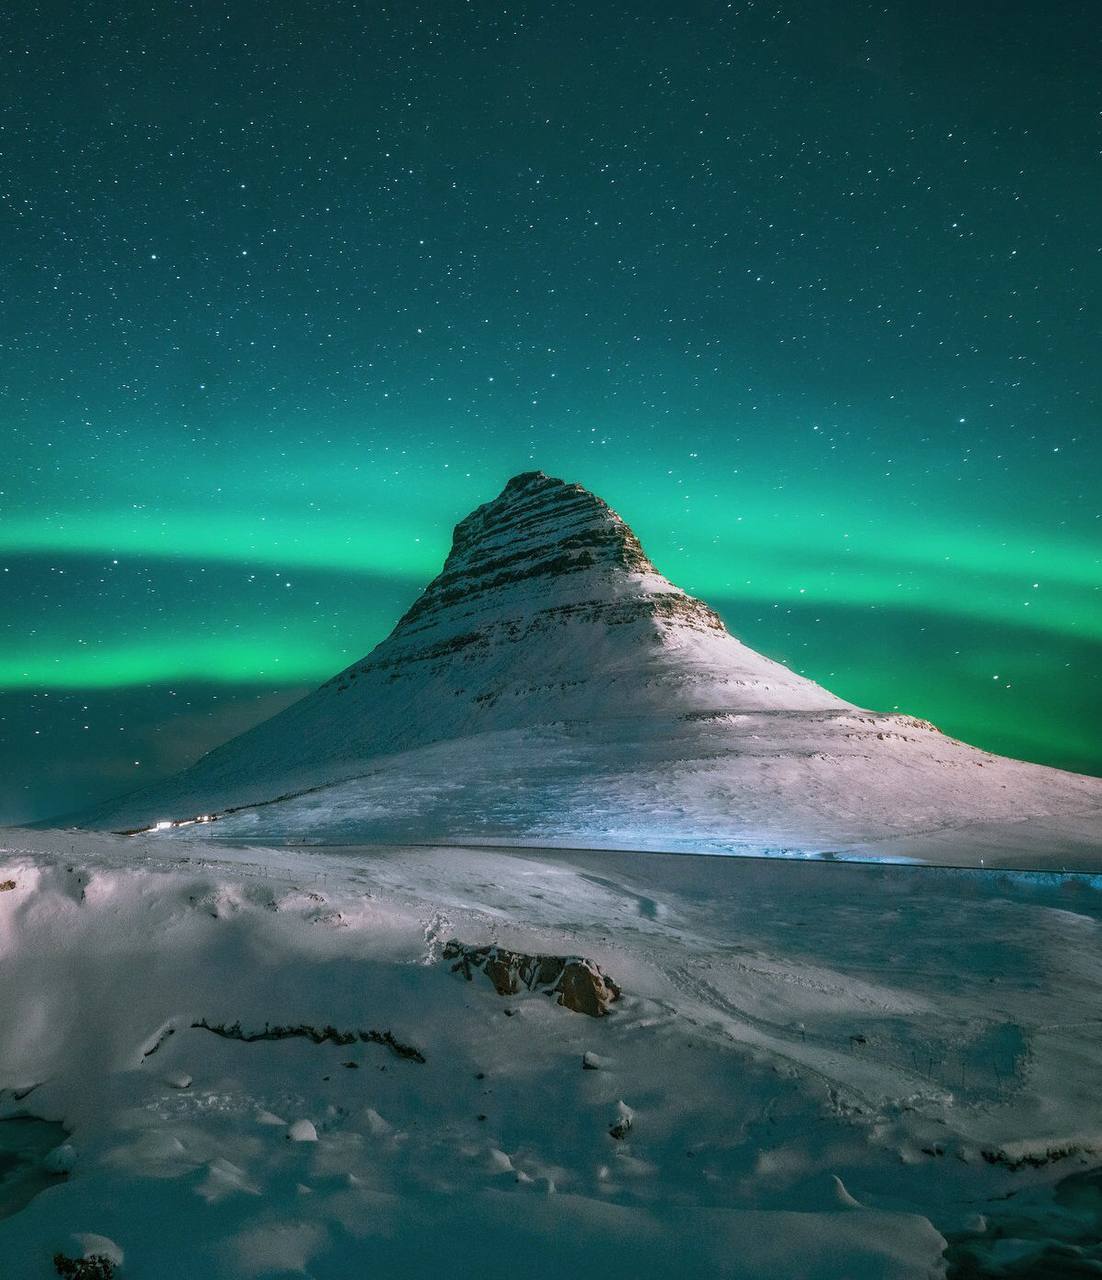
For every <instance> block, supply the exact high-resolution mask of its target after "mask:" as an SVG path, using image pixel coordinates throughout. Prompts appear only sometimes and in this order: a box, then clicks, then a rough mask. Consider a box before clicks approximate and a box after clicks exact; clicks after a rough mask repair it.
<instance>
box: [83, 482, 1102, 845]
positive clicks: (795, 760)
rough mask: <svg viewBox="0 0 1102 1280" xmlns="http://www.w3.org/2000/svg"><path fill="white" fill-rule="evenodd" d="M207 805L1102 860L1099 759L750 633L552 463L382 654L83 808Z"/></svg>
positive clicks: (313, 820) (642, 836)
mask: <svg viewBox="0 0 1102 1280" xmlns="http://www.w3.org/2000/svg"><path fill="white" fill-rule="evenodd" d="M200 814H202V815H214V816H216V817H217V818H218V820H219V822H220V823H222V824H224V825H223V826H222V827H221V831H222V832H223V833H224V834H225V835H227V836H229V835H233V834H235V833H236V834H240V835H248V836H250V837H253V838H271V839H276V838H279V839H282V838H298V839H301V838H308V839H315V840H320V841H325V840H332V839H340V840H348V839H362V840H410V841H422V840H447V839H471V838H474V839H495V840H505V841H520V842H535V843H538V842H550V843H572V844H592V845H618V846H621V847H641V848H654V847H660V848H670V849H686V850H687V849H698V848H708V849H712V850H717V851H728V852H765V853H769V852H784V853H802V854H809V853H840V854H842V855H847V854H852V853H855V852H856V853H872V854H875V855H881V856H895V855H899V856H916V857H934V858H939V859H946V860H954V859H957V860H959V859H963V860H965V861H967V860H969V858H970V857H972V856H973V855H974V856H975V857H976V858H978V857H980V856H982V855H981V854H980V853H979V852H977V851H978V850H979V849H980V848H983V849H986V850H987V851H988V852H991V851H992V850H994V851H998V852H1001V853H1002V854H1003V855H1007V856H1010V857H1011V860H1013V861H1021V860H1023V859H1029V858H1033V857H1036V856H1039V855H1040V854H1041V851H1044V852H1043V856H1045V857H1049V856H1057V855H1059V856H1062V857H1064V858H1065V860H1066V859H1067V858H1068V857H1072V858H1076V857H1085V858H1088V859H1091V858H1096V857H1102V817H1100V815H1102V780H1099V779H1092V778H1084V777H1078V776H1076V775H1071V774H1066V773H1061V772H1059V771H1057V770H1052V769H1044V768H1041V767H1039V766H1035V765H1027V764H1023V763H1020V762H1017V761H1008V760H1004V759H1001V758H999V757H995V756H991V755H989V754H988V753H986V752H981V751H977V750H975V749H973V748H971V747H967V746H965V745H964V744H962V743H958V742H954V741H953V740H951V739H948V738H945V737H944V736H943V735H941V734H939V733H938V732H937V730H936V729H935V728H934V727H933V726H932V725H929V724H927V723H926V722H924V721H922V720H919V719H916V718H914V717H910V716H905V715H880V714H877V713H874V712H867V711H863V710H861V709H860V708H857V707H854V706H853V705H852V704H850V703H847V702H845V701H843V700H842V699H840V698H838V697H836V696H835V695H834V694H832V693H830V692H828V691H827V690H825V689H823V688H821V687H820V686H818V685H816V684H814V683H813V682H812V681H810V680H807V679H805V678H804V677H802V676H799V675H797V674H796V673H794V672H792V671H790V670H788V669H787V668H786V667H784V666H782V665H781V664H780V663H777V662H774V661H772V660H771V659H769V658H767V657H764V656H763V655H761V654H759V653H756V652H754V651H753V650H752V649H749V648H747V646H745V645H743V644H742V643H740V642H739V641H738V640H737V639H736V638H735V637H734V636H732V635H731V634H730V633H729V632H728V631H727V629H726V627H725V626H724V624H723V622H722V620H721V619H720V618H719V616H718V615H717V614H716V613H715V611H714V610H713V609H711V608H709V606H708V605H706V604H704V603H703V602H701V601H699V600H696V599H694V598H693V597H692V596H689V595H687V594H686V593H685V592H684V591H682V590H680V589H679V588H678V587H676V586H674V585H673V584H672V583H671V582H669V581H668V580H667V579H666V578H664V577H663V576H662V575H661V574H660V573H659V572H658V570H657V569H656V568H655V566H654V565H653V564H652V563H651V561H650V560H649V559H648V557H647V555H646V553H645V552H644V550H643V548H642V546H641V545H640V543H639V540H638V538H637V537H636V536H635V534H634V533H633V532H632V530H631V529H630V528H629V527H628V525H627V524H626V523H625V522H624V521H623V520H622V519H621V518H620V516H618V515H617V514H616V512H615V511H613V510H612V509H611V508H610V507H609V506H608V505H607V504H606V503H605V502H603V501H602V500H601V499H600V498H599V497H597V496H596V495H594V494H592V493H590V492H589V491H588V490H587V489H585V488H583V487H582V486H581V485H577V484H567V483H564V482H563V481H562V480H558V479H555V478H553V477H550V476H547V475H544V474H543V473H542V472H539V471H532V472H526V473H524V474H522V475H518V476H515V477H514V478H513V479H512V480H510V481H509V482H508V484H507V485H506V486H505V488H504V489H503V490H502V492H501V493H500V494H499V495H498V496H497V497H496V498H495V499H493V501H491V502H487V503H485V504H484V505H482V506H480V507H478V508H477V509H476V510H475V511H473V512H472V513H471V514H470V515H469V516H467V517H466V518H465V519H464V520H462V521H461V522H460V523H459V524H458V525H457V526H456V529H455V534H454V539H453V543H452V549H451V552H450V554H449V555H448V558H447V560H446V561H445V563H444V566H443V569H442V570H441V572H440V574H439V575H438V576H437V577H436V578H434V579H433V581H432V582H430V583H429V585H428V586H427V587H426V588H425V590H424V592H423V593H422V594H421V596H420V597H419V598H418V599H417V600H416V601H415V602H414V604H413V605H412V606H411V607H410V609H409V610H408V611H407V612H406V614H405V615H404V616H403V617H402V618H401V619H400V620H399V621H398V623H397V625H396V626H395V628H394V630H393V631H392V632H391V633H390V635H389V636H388V637H387V638H386V639H385V640H384V641H382V643H381V644H379V645H377V646H376V647H375V649H373V650H372V651H371V652H370V653H369V654H368V655H367V656H366V657H365V658H363V659H362V660H360V661H359V662H356V663H354V664H352V665H351V666H350V667H347V668H346V669H345V670H344V671H342V672H340V673H339V674H338V675H336V676H334V677H333V678H332V679H331V680H329V681H328V682H327V683H326V684H324V685H322V686H321V688H319V689H318V690H316V691H315V692H314V693H312V694H310V695H309V696H307V697H306V698H303V699H302V700H301V701H299V702H297V703H296V704H294V705H293V706H291V707H288V708H287V709H286V710H285V711H283V712H281V713H280V714H279V715H277V716H274V717H273V718H272V719H270V720H267V721H265V722H264V723H262V724H260V725H258V726H256V727H255V728H253V729H251V730H249V731H248V732H246V733H244V734H242V735H240V736H239V737H237V738H235V739H233V740H231V741H230V742H227V743H225V744H224V745H223V746H221V747H219V748H217V749H216V750H214V751H212V752H210V753H209V754H208V755H206V756H204V757H203V758H202V759H200V760H199V761H197V762H196V764H194V765H193V766H191V768H189V769H187V770H185V771H184V772H183V773H182V774H180V775H178V776H177V777H176V778H173V779H170V780H169V781H168V782H167V783H163V784H159V785H157V786H154V787H151V788H149V789H148V790H147V791H145V792H139V793H137V794H136V795H134V796H131V797H126V798H124V799H123V800H122V801H119V802H117V803H114V804H111V805H107V806H104V807H102V808H101V809H100V810H98V811H97V812H95V813H94V814H92V815H89V816H88V818H87V819H86V823H87V824H88V825H95V826H101V827H111V828H113V829H120V828H125V829H133V828H135V827H147V826H150V825H153V824H155V823H158V822H160V823H175V822H185V823H186V822H188V821H190V820H191V819H193V818H194V817H195V816H196V815H200ZM1038 822H1039V823H1040V825H1038ZM964 827H966V828H967V829H968V830H967V838H966V839H965V840H964V841H963V845H962V838H961V835H960V832H961V829H962V828H964ZM174 829H175V828H174V827H168V828H167V830H169V831H170V832H171V831H172V830H174ZM1008 849H1009V850H1010V853H1009V855H1008V854H1007V850H1008Z"/></svg>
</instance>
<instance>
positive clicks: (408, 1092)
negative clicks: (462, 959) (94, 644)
mask: <svg viewBox="0 0 1102 1280" xmlns="http://www.w3.org/2000/svg"><path fill="white" fill-rule="evenodd" d="M214 830H216V828H211V833H212V834H213V832H214ZM3 845H4V846H5V848H4V852H3V853H2V855H0V864H2V865H0V890H2V891H0V956H2V959H0V973H2V988H0V990H2V1001H3V1005H2V1007H3V1016H2V1017H0V1090H2V1092H0V1115H3V1116H13V1115H24V1116H26V1115H32V1116H35V1117H38V1118H39V1119H42V1120H47V1121H53V1122H62V1123H63V1124H64V1125H65V1126H66V1128H67V1130H68V1131H69V1137H68V1139H67V1142H66V1145H65V1146H64V1147H63V1148H62V1149H61V1151H60V1152H55V1154H54V1155H53V1157H52V1159H51V1163H52V1165H53V1166H54V1167H55V1168H60V1169H69V1170H70V1172H69V1176H68V1177H67V1178H65V1179H58V1180H55V1181H54V1182H53V1184H52V1185H49V1186H48V1187H47V1189H45V1190H42V1191H40V1192H39V1194H37V1195H36V1196H35V1198H34V1199H33V1200H32V1201H31V1202H30V1204H29V1205H27V1206H26V1207H25V1208H23V1209H22V1210H21V1211H19V1212H17V1213H14V1214H12V1215H11V1216H8V1217H6V1218H5V1219H3V1220H2V1221H0V1258H2V1259H3V1267H2V1274H3V1275H4V1277H5V1280H24V1278H25V1280H46V1277H48V1276H50V1275H52V1274H53V1272H52V1267H51V1264H50V1258H51V1256H52V1255H53V1253H54V1252H55V1251H57V1250H59V1249H60V1250H64V1251H66V1252H68V1253H71V1254H75V1253H78V1252H81V1251H82V1249H83V1248H85V1247H87V1242H86V1241H84V1240H82V1239H81V1238H80V1237H82V1236H86V1235H96V1236H102V1237H105V1238H106V1239H107V1240H108V1241H109V1242H112V1243H113V1245H114V1246H117V1248H118V1249H119V1250H121V1251H122V1253H123V1255H124V1259H125V1261H124V1265H123V1268H122V1269H121V1271H120V1277H126V1276H132V1277H135V1278H136V1280H137V1278H141V1277H156V1278H157V1280H177V1278H179V1280H184V1278H185V1277H187V1278H188V1280H191V1278H192V1277H197V1276H202V1277H204V1280H206V1278H208V1277H209V1278H210V1280H220V1278H227V1280H228V1278H230V1277H233V1278H235V1280H236V1278H238V1277H253V1276H258V1277H259V1276H292V1275H300V1276H302V1275H304V1276H310V1277H314V1278H315V1280H338V1278H340V1280H345V1278H347V1277H349V1276H360V1275H363V1276H369V1275H375V1274H379V1275H384V1274H385V1275H390V1276H401V1277H420V1276H428V1275H437V1274H441V1273H444V1274H447V1275H449V1276H451V1277H456V1278H458V1280H462V1278H464V1277H472V1278H473V1277H475V1276H478V1277H484V1276H486V1275H490V1274H496V1275H510V1276H520V1277H547V1278H548V1280H550V1278H551V1277H562V1276H569V1275H583V1274H584V1275H589V1274H593V1275H599V1276H604V1277H608V1278H609V1280H614V1278H616V1277H629V1276H631V1277H659V1276H661V1277H669V1276H671V1275H678V1276H693V1277H717V1276H718V1277H746V1278H747V1280H767V1278H769V1277H777V1278H778V1280H779V1278H781V1277H784V1280H796V1278H797V1277H837V1278H839V1280H841V1278H842V1277H861V1280H865V1278H867V1277H884V1278H885V1280H888V1278H889V1277H890V1278H892V1280H895V1278H896V1277H908V1276H915V1277H926V1276H939V1275H942V1274H945V1268H946V1265H947V1261H946V1256H945V1254H944V1250H945V1245H946V1241H947V1239H948V1240H950V1242H951V1245H952V1248H951V1252H950V1255H949V1257H950V1258H951V1259H953V1262H952V1267H953V1268H954V1270H952V1271H950V1274H956V1275H960V1276H964V1275H972V1274H983V1275H1011V1274H1013V1275H1032V1276H1036V1277H1040V1276H1046V1277H1056V1276H1061V1275H1065V1276H1071V1275H1080V1274H1090V1273H1091V1272H1090V1271H1088V1270H1082V1269H1079V1270H1076V1269H1074V1268H1083V1267H1086V1266H1088V1265H1089V1264H1088V1262H1087V1257H1088V1255H1089V1254H1090V1252H1091V1250H1092V1249H1093V1248H1095V1245H1094V1243H1093V1242H1094V1241H1097V1239H1098V1236H1099V1232H1098V1220H1099V1203H1100V1201H1099V1193H1098V1189H1097V1184H1096V1181H1095V1180H1094V1177H1095V1175H1094V1174H1093V1173H1092V1170H1094V1169H1095V1168H1096V1167H1097V1166H1098V1165H1100V1164H1102V1154H1100V1150H1102V1099H1100V1097H1099V1094H1098V1090H1097V1081H1098V1078H1099V1065H1100V1059H1102V1013H1100V1008H1102V1005H1100V995H1102V992H1100V985H1102V959H1100V956H1099V949H1098V929H1099V925H1098V921H1099V916H1100V914H1102V896H1100V890H1102V880H1098V879H1094V878H1090V877H1086V876H1073V875H1066V876H1065V875H1060V874H1056V873H1053V874H1048V875H1041V876H1027V875H1021V874H1009V873H992V872H974V871H951V870H947V869H936V868H926V867H909V866H890V865H857V864H849V863H835V864H828V863H820V862H787V861H776V860H774V861H758V860H749V859H734V858H703V857H690V856H658V855H640V854H615V853H610V852H600V853H594V852H590V853H579V852H569V851H564V850H558V851H553V850H535V849H532V850H523V851H507V850H500V849H497V850H495V849H489V848H483V849H471V848H424V849H408V848H406V849H398V848H366V847H365V848H341V849H309V850H306V849H301V848H300V849H290V848H274V849H256V848H249V849H233V848H226V847H220V846H218V845H216V844H207V843H202V842H200V841H191V842H186V841H184V840H183V839H181V838H180V837H179V836H177V837H176V838H174V839H172V840H170V841H165V840H156V839H149V838H144V837H139V838H132V839H129V840H126V839H121V838H113V837H108V836H98V835H89V834H87V833H70V832H21V831H8V832H5V833H3ZM452 937H455V938H459V939H461V940H462V941H464V942H468V943H472V944H482V943H488V942H497V943H499V944H502V945H504V946H507V947H510V948H512V949H515V950H520V951H527V952H533V953H537V952H538V953H553V954H558V955H583V956H588V957H591V958H592V959H593V960H595V961H596V962H597V963H598V964H599V965H600V966H601V967H602V969H603V970H604V971H605V972H606V973H607V974H609V975H611V977H612V978H614V979H615V981H616V982H617V983H619V985H620V986H621V987H622V988H623V992H624V995H623V998H622V999H621V1000H620V1002H619V1003H618V1004H616V1005H615V1006H614V1011H613V1013H612V1014H611V1015H610V1016H609V1017H607V1018H602V1019H596V1018H590V1017H586V1016H584V1015H582V1014H579V1013H574V1012H571V1011H569V1010H567V1009H564V1008H561V1007H559V1006H557V1005H556V1004H554V1003H553V1002H552V1001H551V1000H549V999H548V998H547V997H546V996H545V995H542V994H538V993H532V994H529V993H525V994H524V995H523V996H522V997H512V996H511V997H501V996H499V995H498V994H497V993H496V992H495V990H494V988H493V986H492V985H491V984H490V982H488V981H487V980H485V979H484V978H483V976H482V975H479V974H476V975H475V980H474V981H472V982H470V983H468V982H466V981H464V980H463V978H462V977H461V976H458V975H456V974H454V973H452V972H451V971H450V966H449V965H448V964H446V963H445V962H444V961H443V959H442V954H441V953H442V949H443V944H444V942H445V941H446V940H447V939H449V938H452ZM201 1021H206V1022H207V1023H209V1024H210V1025H212V1026H216V1027H218V1026H221V1027H224V1028H231V1029H233V1028H235V1026H236V1025H237V1024H239V1029H240V1034H242V1035H250V1034H255V1033H258V1032H263V1031H264V1029H265V1027H266V1026H276V1025H279V1026H284V1027H312V1028H315V1029H317V1030H318V1031H319V1032H322V1033H324V1032H325V1030H326V1028H333V1029H334V1030H335V1031H336V1032H339V1033H347V1032H355V1033H357V1035H356V1039H355V1042H354V1043H353V1044H350V1045H349V1044H338V1043H332V1042H331V1041H326V1042H323V1043H321V1044H315V1043H313V1042H312V1040H311V1039H310V1038H308V1037H306V1036H295V1037H292V1038H285V1039H269V1040H257V1041H253V1042H244V1041H243V1040H241V1039H235V1038H227V1037H226V1036H224V1035H219V1034H214V1033H212V1032H211V1031H210V1030H207V1029H203V1028H201V1027H196V1026H194V1025H193V1024H195V1023H198V1022H201ZM361 1031H363V1032H377V1033H379V1036H380V1037H382V1036H384V1035H385V1033H388V1032H389V1033H390V1034H391V1035H392V1036H393V1038H394V1041H395V1042H396V1043H397V1045H398V1046H409V1047H410V1049H416V1050H417V1051H418V1052H419V1054H420V1055H421V1056H423V1058H424V1061H423V1062H420V1061H417V1060H415V1059H414V1058H413V1057H411V1056H409V1054H408V1052H407V1054H406V1056H403V1055H402V1054H401V1053H399V1052H396V1051H395V1049H394V1048H393V1047H388V1045H387V1044H385V1043H378V1042H376V1041H374V1040H372V1039H371V1038H368V1039H367V1040H366V1041H364V1040H361V1039H360V1037H359V1035H358V1033H359V1032H361ZM234 1033H235V1034H236V1031H235V1032H234ZM342 1038H343V1036H342ZM586 1053H588V1054H590V1055H596V1066H597V1069H595V1070H585V1069H583V1066H582V1059H583V1054H586ZM592 1060H593V1059H591V1061H592ZM621 1104H622V1105H621ZM625 1115H630V1117H631V1127H630V1129H629V1130H628V1131H627V1133H626V1135H625V1136H624V1137H622V1138H619V1139H617V1138H614V1137H612V1136H610V1133H609V1130H610V1127H612V1126H614V1125H615V1124H616V1123H617V1122H618V1121H621V1120H622V1119H623V1118H624V1116H625ZM315 1137H316V1140H313V1139H314V1138H315ZM300 1139H302V1140H300ZM3 1148H4V1133H3V1125H2V1124H0V1152H2V1151H3ZM34 1158H35V1159H40V1158H41V1157H40V1153H39V1155H38V1156H36V1157H34ZM0 1161H2V1156H0ZM42 1181H44V1180H40V1185H41V1182H42ZM1059 1251H1062V1252H1059ZM968 1258H972V1259H973V1260H974V1259H977V1258H978V1259H979V1263H978V1264H976V1265H978V1266H979V1267H980V1270H979V1271H978V1272H977V1271H976V1270H974V1269H973V1270H968V1269H967V1268H968V1267H969V1266H972V1263H971V1262H968V1261H967V1259H968ZM1039 1258H1041V1259H1043V1260H1042V1261H1038V1259H1039ZM1007 1268H1010V1269H1009V1270H1008V1269H1007ZM1015 1268H1016V1269H1015Z"/></svg>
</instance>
